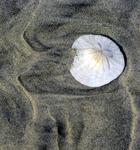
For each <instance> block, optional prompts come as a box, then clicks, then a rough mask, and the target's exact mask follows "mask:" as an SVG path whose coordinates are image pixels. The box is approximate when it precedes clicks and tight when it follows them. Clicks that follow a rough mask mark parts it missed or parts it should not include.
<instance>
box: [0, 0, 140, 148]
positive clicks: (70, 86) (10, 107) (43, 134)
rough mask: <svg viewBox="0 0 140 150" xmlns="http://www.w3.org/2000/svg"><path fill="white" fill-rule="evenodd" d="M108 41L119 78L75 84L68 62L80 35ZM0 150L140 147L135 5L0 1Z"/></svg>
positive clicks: (139, 4) (139, 29) (139, 31)
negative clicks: (121, 57)
mask: <svg viewBox="0 0 140 150" xmlns="http://www.w3.org/2000/svg"><path fill="white" fill-rule="evenodd" d="M91 33H92V34H102V35H106V36H109V37H110V38H112V39H114V40H115V42H116V43H118V44H119V46H120V47H121V48H122V50H123V52H124V53H125V57H126V67H125V70H124V72H123V73H122V74H121V76H120V77H119V78H117V79H116V80H114V81H112V82H111V83H110V84H108V85H105V86H103V87H100V88H93V89H91V88H88V87H86V86H84V85H81V84H80V83H78V82H77V81H76V80H75V79H74V78H73V77H72V76H71V74H70V72H69V64H70V61H69V59H67V56H68V55H67V54H69V49H70V48H71V45H72V43H73V42H74V40H75V39H76V38H77V37H79V36H80V35H83V34H91ZM0 34H1V38H0V56H1V59H0V70H1V71H0V150H11V149H12V150H139V149H140V142H139V141H140V134H139V133H140V118H139V116H140V115H139V107H140V102H139V101H140V86H139V85H140V79H139V77H140V75H139V74H140V59H139V58H140V50H139V48H140V42H139V39H140V1H139V0H134V1H130V0H116V1H115V0H114V1H112V0H106V1H105V0H77V1H74V0H65V1H64V0H40V1H39V0H16V1H14V0H9V1H7V0H1V1H0Z"/></svg>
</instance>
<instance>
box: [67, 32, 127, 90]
mask: <svg viewBox="0 0 140 150" xmlns="http://www.w3.org/2000/svg"><path fill="white" fill-rule="evenodd" d="M72 48H73V49H75V50H76V56H75V57H74V61H73V63H72V65H71V68H70V72H71V74H72V76H73V77H74V78H75V79H76V80H77V81H78V82H80V83H81V84H84V85H86V86H89V87H100V86H103V85H105V84H108V83H110V82H111V81H112V80H114V79H116V78H117V77H118V76H119V75H120V74H121V73H122V72H123V69H124V67H125V61H124V55H123V54H122V52H121V51H120V48H119V46H118V45H117V44H116V43H115V42H114V41H112V40H111V39H109V38H108V37H105V36H102V35H92V34H90V35H83V36H80V37H79V38H78V39H77V40H76V41H75V42H74V43H73V45H72Z"/></svg>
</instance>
